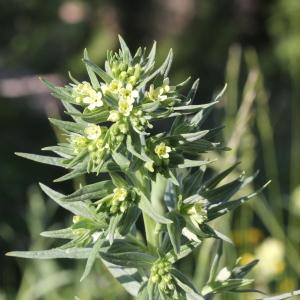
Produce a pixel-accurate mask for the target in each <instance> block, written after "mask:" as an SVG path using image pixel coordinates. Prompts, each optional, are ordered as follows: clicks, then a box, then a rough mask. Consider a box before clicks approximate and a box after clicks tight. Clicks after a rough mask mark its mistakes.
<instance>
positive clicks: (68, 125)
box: [49, 118, 86, 134]
mask: <svg viewBox="0 0 300 300" xmlns="http://www.w3.org/2000/svg"><path fill="white" fill-rule="evenodd" d="M49 121H50V122H51V123H52V124H53V125H55V126H57V127H58V128H59V129H62V130H64V131H66V132H74V133H79V134H83V131H84V129H85V127H86V126H85V125H83V124H80V123H74V122H69V121H62V120H57V119H52V118H49Z"/></svg>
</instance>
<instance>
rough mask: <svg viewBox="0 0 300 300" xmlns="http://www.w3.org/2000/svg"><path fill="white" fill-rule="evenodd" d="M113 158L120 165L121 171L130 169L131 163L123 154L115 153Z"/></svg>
mask: <svg viewBox="0 0 300 300" xmlns="http://www.w3.org/2000/svg"><path fill="white" fill-rule="evenodd" d="M112 158H113V160H114V161H115V162H116V163H117V164H118V165H119V167H120V169H121V170H127V169H128V168H129V166H130V161H129V160H128V158H127V157H126V156H124V155H123V154H121V153H118V152H113V153H112Z"/></svg>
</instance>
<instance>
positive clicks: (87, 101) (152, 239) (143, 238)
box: [9, 37, 264, 299]
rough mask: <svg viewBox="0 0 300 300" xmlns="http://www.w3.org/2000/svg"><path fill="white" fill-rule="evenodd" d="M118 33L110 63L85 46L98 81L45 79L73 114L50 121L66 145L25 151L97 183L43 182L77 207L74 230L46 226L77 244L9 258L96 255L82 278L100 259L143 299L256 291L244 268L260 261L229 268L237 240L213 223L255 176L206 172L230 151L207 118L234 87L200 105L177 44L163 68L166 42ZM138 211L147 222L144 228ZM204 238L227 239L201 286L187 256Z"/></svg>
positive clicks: (66, 177)
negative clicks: (173, 73) (57, 185)
mask: <svg viewBox="0 0 300 300" xmlns="http://www.w3.org/2000/svg"><path fill="white" fill-rule="evenodd" d="M119 40H120V45H121V49H120V50H119V51H118V52H116V53H115V52H113V51H108V52H107V60H106V62H105V68H104V69H102V68H100V67H99V66H97V65H95V64H94V63H93V62H92V61H91V60H90V59H89V56H88V54H87V51H85V52H84V58H83V62H84V64H85V66H86V70H87V74H88V77H89V80H88V81H83V82H79V81H77V80H76V79H74V78H73V77H72V76H71V75H70V80H71V83H70V84H68V85H66V86H64V87H57V86H54V85H53V84H52V83H50V82H48V81H47V80H43V82H44V83H45V84H46V85H47V86H48V87H49V89H50V90H51V91H52V95H53V96H54V97H56V98H58V99H59V100H60V101H61V102H62V104H63V105H64V108H65V112H66V114H67V115H68V117H69V120H68V121H63V120H58V119H50V122H51V123H52V124H54V125H55V126H56V127H57V128H58V129H59V130H61V131H62V132H63V134H64V136H65V142H62V143H58V145H55V146H49V147H46V148H44V149H43V150H45V151H51V152H53V153H54V154H55V156H45V155H35V154H27V153H17V155H19V156H22V157H25V158H28V159H31V160H33V161H37V162H40V163H45V164H49V165H54V166H58V167H62V168H64V169H66V170H68V172H67V173H66V174H65V175H64V176H62V177H60V178H58V179H56V180H55V182H62V181H64V180H71V179H73V178H75V177H77V176H83V175H85V174H90V176H89V177H93V178H94V180H93V182H92V183H89V184H84V185H82V186H80V188H79V189H78V190H76V191H74V192H73V193H71V194H68V195H65V194H61V193H59V192H57V191H55V190H53V189H52V188H50V187H48V186H46V185H44V184H40V186H41V189H42V190H43V191H44V192H45V194H46V195H47V196H49V198H51V199H53V200H54V201H55V202H56V203H57V204H58V205H60V206H62V207H63V208H65V209H66V210H68V211H70V212H71V213H72V214H73V222H72V224H70V226H69V227H68V228H65V229H60V230H54V231H45V232H42V233H41V234H42V236H45V237H49V238H55V239H61V240H62V241H67V242H65V243H63V244H62V245H61V246H60V247H56V248H53V249H50V250H41V251H16V252H10V253H9V255H11V256H18V257H25V258H35V259H49V258H71V259H85V260H86V267H85V270H84V272H83V275H82V280H83V279H84V278H86V277H87V275H88V274H89V273H90V271H91V269H92V266H93V264H94V262H95V260H96V259H101V260H102V262H103V263H104V264H105V266H106V267H107V269H108V270H109V271H110V272H111V274H112V275H113V276H114V277H115V278H116V279H118V280H119V281H120V283H121V284H122V285H123V287H124V288H125V289H126V290H127V291H128V293H130V294H131V295H132V296H134V297H136V298H137V299H212V298H213V297H214V295H216V294H222V293H224V292H236V293H240V292H244V291H251V289H250V288H249V287H247V286H248V285H249V284H251V283H252V280H251V279H247V278H245V276H246V275H247V274H248V272H249V271H250V270H251V269H252V268H253V267H254V266H255V264H256V263H257V261H252V262H250V263H249V264H246V265H240V264H239V260H237V262H236V264H235V265H234V266H231V267H229V266H227V267H221V264H220V259H221V255H222V245H223V241H224V242H226V243H228V242H231V241H230V239H229V238H228V237H226V236H225V235H224V234H222V233H221V232H219V231H217V230H216V229H215V228H214V227H213V222H212V221H213V220H215V219H216V218H220V217H222V216H223V215H224V214H227V213H229V212H230V211H232V210H233V209H235V208H237V207H238V206H240V205H241V204H243V203H244V202H246V201H248V200H249V199H251V198H252V197H254V196H255V195H256V193H254V194H251V195H245V196H242V197H241V196H236V198H234V196H235V194H236V193H237V192H239V191H240V190H241V189H242V188H243V187H244V186H245V185H247V184H248V183H249V182H251V181H252V180H253V178H254V177H255V176H250V177H247V176H245V174H241V175H240V176H239V177H238V178H235V179H233V180H231V181H228V180H227V177H228V175H230V173H231V172H232V171H233V170H234V169H235V168H236V166H237V164H234V165H233V166H230V167H229V168H227V169H225V170H224V171H222V172H220V173H218V174H214V175H211V172H207V170H209V165H210V164H212V163H213V161H209V160H208V159H207V158H206V153H207V152H209V151H224V150H228V149H227V148H226V147H224V146H223V145H222V144H221V143H219V142H217V141H215V139H216V136H217V135H218V133H219V131H220V130H222V127H221V126H220V127H217V128H212V129H206V128H205V127H204V126H205V120H206V118H207V116H208V114H209V113H210V112H211V110H212V109H213V107H214V106H215V105H216V104H217V103H218V101H219V100H220V98H221V96H222V94H223V92H224V90H225V89H223V90H222V91H221V93H220V94H219V95H218V96H217V97H216V98H215V99H214V100H213V101H210V102H209V103H207V104H193V100H194V98H195V94H196V91H197V87H198V80H196V81H195V82H194V83H193V84H191V87H190V88H189V92H188V93H187V94H184V93H183V91H184V90H188V86H189V79H190V78H188V79H187V80H185V81H184V82H182V83H179V84H173V83H172V82H171V81H170V79H169V77H168V76H169V71H170V68H171V63H172V59H173V53H172V51H170V52H169V53H168V55H167V57H166V59H165V60H164V62H163V63H162V65H161V66H159V67H158V68H156V67H155V56H156V43H154V44H153V47H152V48H151V50H150V51H149V52H148V51H147V50H146V49H143V48H139V49H138V50H137V51H136V53H135V54H134V55H133V54H132V53H131V52H130V50H129V48H128V47H127V45H126V43H125V42H124V40H123V39H122V38H121V37H119ZM166 120H169V122H170V124H171V126H170V128H169V129H168V130H166V131H164V130H162V126H161V124H162V123H161V121H166ZM216 163H217V162H216ZM103 178H104V180H103ZM224 181H226V182H225V183H224ZM263 188H264V187H262V188H261V189H260V190H259V191H261V190H262V189H263ZM259 191H258V192H259ZM138 220H140V221H141V222H139V224H141V223H143V226H141V225H140V226H137V221H138ZM205 239H216V241H217V244H218V246H217V247H216V248H217V249H216V253H215V254H214V255H213V254H212V257H211V258H208V259H211V262H212V263H211V270H210V274H208V280H207V282H206V283H205V284H204V285H203V286H198V285H197V282H195V283H193V282H192V280H191V279H190V278H189V277H188V276H187V274H185V273H183V272H181V271H180V270H179V269H178V268H177V265H178V264H177V261H179V260H181V259H183V258H184V257H186V256H189V255H191V254H192V252H193V250H194V249H198V248H199V246H200V245H201V243H202V242H203V241H204V240H205ZM200 251H201V249H200Z"/></svg>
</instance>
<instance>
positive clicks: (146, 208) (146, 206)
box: [139, 193, 172, 224]
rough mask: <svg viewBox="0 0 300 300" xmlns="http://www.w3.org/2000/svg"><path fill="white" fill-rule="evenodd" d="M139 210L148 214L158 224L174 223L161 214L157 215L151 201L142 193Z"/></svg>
mask: <svg viewBox="0 0 300 300" xmlns="http://www.w3.org/2000/svg"><path fill="white" fill-rule="evenodd" d="M139 208H140V209H141V210H142V211H143V212H144V213H145V214H147V215H148V216H149V217H151V218H152V219H153V220H155V221H156V222H158V223H161V224H168V223H172V220H170V219H168V218H166V217H164V216H162V215H160V214H159V213H157V212H156V211H155V210H154V208H153V207H152V205H151V203H150V201H149V200H148V199H147V198H146V196H145V195H144V194H143V193H141V199H140V201H139Z"/></svg>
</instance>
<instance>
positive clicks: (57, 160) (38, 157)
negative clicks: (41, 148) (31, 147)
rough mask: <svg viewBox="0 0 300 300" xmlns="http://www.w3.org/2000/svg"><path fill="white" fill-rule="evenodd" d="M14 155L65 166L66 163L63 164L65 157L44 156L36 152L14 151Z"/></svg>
mask: <svg viewBox="0 0 300 300" xmlns="http://www.w3.org/2000/svg"><path fill="white" fill-rule="evenodd" d="M15 154H16V155H18V156H20V157H24V158H27V159H30V160H33V161H36V162H39V163H42V164H47V165H52V166H57V167H63V168H65V167H66V165H65V164H64V161H65V159H64V158H60V157H51V156H44V155H38V154H30V153H23V152H16V153H15Z"/></svg>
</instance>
